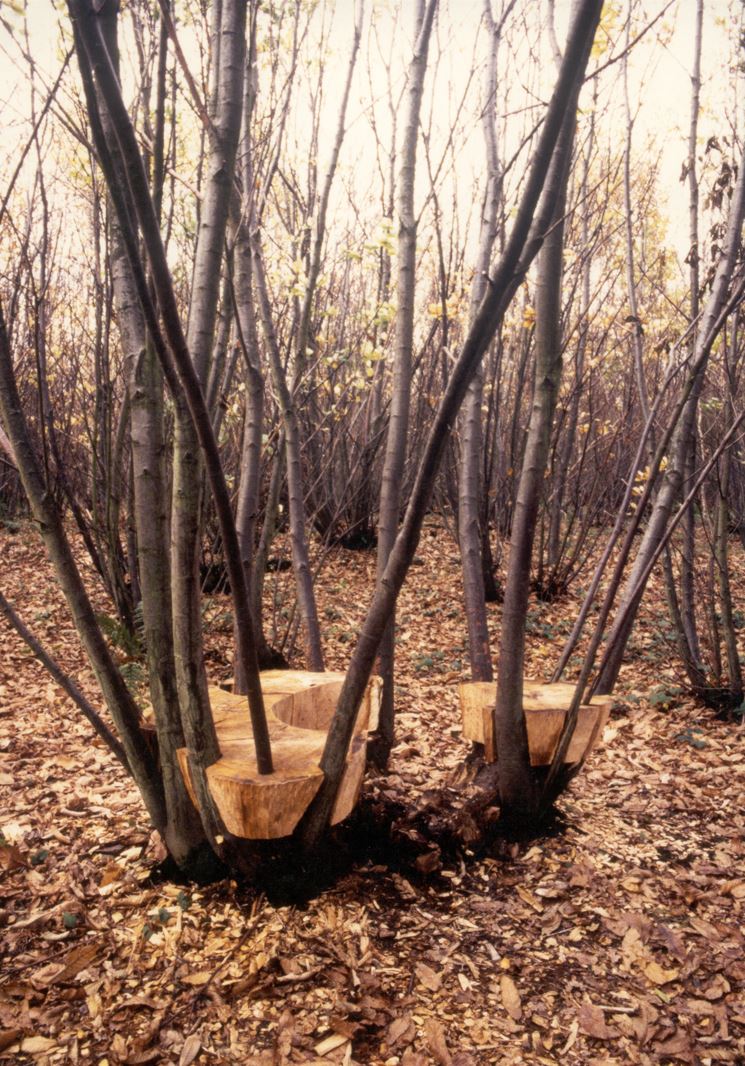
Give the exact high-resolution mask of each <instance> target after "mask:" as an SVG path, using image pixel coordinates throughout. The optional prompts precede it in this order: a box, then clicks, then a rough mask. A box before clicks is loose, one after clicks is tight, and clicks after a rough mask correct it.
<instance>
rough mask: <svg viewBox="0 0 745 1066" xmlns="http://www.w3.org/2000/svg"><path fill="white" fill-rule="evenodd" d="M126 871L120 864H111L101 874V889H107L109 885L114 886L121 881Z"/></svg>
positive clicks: (99, 883)
mask: <svg viewBox="0 0 745 1066" xmlns="http://www.w3.org/2000/svg"><path fill="white" fill-rule="evenodd" d="M125 873H126V870H125V869H124V867H123V866H120V865H119V863H118V862H110V863H109V864H108V866H107V867H106V868H105V869H104V871H103V873H102V874H101V880H100V881H99V882H98V887H99V888H106V886H107V885H112V884H114V882H116V881H119V880H120V879H121V878H122V877H123V876H124V874H125Z"/></svg>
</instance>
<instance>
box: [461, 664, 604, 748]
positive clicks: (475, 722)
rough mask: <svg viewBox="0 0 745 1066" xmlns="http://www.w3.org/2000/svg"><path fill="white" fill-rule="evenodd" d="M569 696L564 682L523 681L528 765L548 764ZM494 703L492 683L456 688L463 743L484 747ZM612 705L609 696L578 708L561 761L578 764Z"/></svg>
mask: <svg viewBox="0 0 745 1066" xmlns="http://www.w3.org/2000/svg"><path fill="white" fill-rule="evenodd" d="M573 697H574V685H571V684H566V683H565V682H561V681H560V682H556V683H554V684H546V685H544V684H541V683H540V682H538V681H527V680H526V681H525V682H524V684H523V713H524V714H525V725H526V728H527V732H528V748H529V750H530V764H531V766H546V765H548V764H549V763H550V762H551V759H552V758H553V754H554V752H555V751H556V746H557V744H558V742H559V737H560V736H561V730H562V728H563V727H564V721H565V719H566V715H567V711H568V710H569V707H570V705H571V702H572V699H573ZM496 700H497V683H496V681H469V682H465V683H463V684H462V685H461V686H460V708H461V716H462V721H463V736H464V737H465V738H466V740H473V741H476V742H477V743H479V744H486V742H487V739H488V738H489V736H490V735H491V729H490V716H491V713H492V709H493V707H494V704H495V703H496ZM612 703H613V701H612V699H611V698H610V697H609V696H593V698H592V699H591V700H590V702H589V703H585V704H582V705H581V706H580V709H579V715H578V716H577V725H576V728H575V730H574V735H573V736H572V739H571V741H570V742H569V747H568V749H567V753H566V755H565V757H564V761H565V762H568V763H574V762H579V761H580V760H581V759H584V758H585V756H586V755H588V754H589V752H590V751H591V750H592V748H593V747H594V746H595V743H596V741H597V739H598V737H599V736H600V735H601V734H602V732H603V729H604V728H605V723H606V722H607V721H608V715H609V713H610V709H611V705H612Z"/></svg>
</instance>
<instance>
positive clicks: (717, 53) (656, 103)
mask: <svg viewBox="0 0 745 1066" xmlns="http://www.w3.org/2000/svg"><path fill="white" fill-rule="evenodd" d="M664 4H665V0H644V12H645V14H646V16H647V17H652V16H654V15H656V14H657V13H658V11H659V10H660V9H661V8H662V7H663V6H664ZM14 5H15V6H16V7H18V6H20V4H19V3H18V2H17V0H14V4H11V5H9V4H8V2H7V0H0V14H2V16H3V18H4V19H5V20H7V22H8V23H9V24H10V25H12V26H13V28H14V30H15V32H16V35H17V39H18V40H19V41H21V42H22V28H23V20H22V18H20V17H19V16H18V15H17V14H15V13H14V12H13V11H12V10H11V8H12V7H13V6H14ZM366 6H367V10H366V20H367V24H368V25H369V23H370V20H371V17H373V16H374V18H375V21H376V23H377V24H378V27H379V31H378V33H379V39H380V41H381V51H382V52H384V53H385V52H387V55H386V56H385V58H387V59H390V63H391V68H392V71H393V80H394V82H395V83H397V84H400V83H401V81H402V78H403V73H404V70H405V63H406V60H407V56H408V55H409V54H410V48H411V45H410V33H411V26H412V22H413V11H414V3H413V0H403V16H402V18H401V20H400V22H399V24H398V26H397V27H396V28H395V29H392V24H391V19H390V12H392V11H395V10H396V7H397V5H396V4H395V3H394V2H393V0H367V5H366ZM494 6H495V7H497V6H499V5H498V3H497V2H496V0H495V3H494ZM556 6H557V22H558V31H559V37H560V40H561V39H562V36H563V32H564V30H563V26H564V24H565V22H566V14H567V10H568V6H569V4H568V0H557V4H556ZM609 6H611V7H613V6H616V7H618V8H619V10H620V9H623V10H625V4H623V3H621V2H618V3H617V4H612V3H611V4H610V5H609V4H606V9H607V8H608V7H609ZM736 6H737V5H734V4H732V5H731V4H730V3H729V2H728V0H706V24H705V31H704V59H703V80H704V88H703V93H702V100H703V105H704V106H703V109H702V115H701V127H700V140H701V142H702V143H705V141H706V139H707V138H708V136H709V135H710V134H712V133H715V134H718V135H720V136H721V135H722V133H727V132H728V127H729V123H730V122H731V120H732V117H733V114H732V113H733V110H734V100H733V98H732V95H731V89H730V90H728V89H727V84H728V81H727V79H728V76H727V72H726V64H727V60H728V58H729V55H730V53H731V44H730V41H729V39H728V38H729V37H730V36H731V31H728V30H727V29H726V25H725V26H723V25H721V23H725V24H727V23H729V24H730V25H731V24H732V23H731V16H730V11H731V10H733V9H734V8H735V7H736ZM332 8H333V20H332V34H331V44H332V48H333V52H334V57H333V59H332V61H331V62H330V64H329V68H328V72H327V79H328V80H327V88H326V100H327V101H328V106H327V113H326V117H325V118H326V120H325V125H324V129H322V136H321V144H322V145H324V144H325V145H327V146H329V145H330V142H331V139H332V136H333V130H334V127H335V123H336V111H337V107H338V101H339V97H340V92H341V85H342V83H343V77H344V74H345V71H346V58H347V54H348V47H349V41H350V39H351V30H352V19H353V3H352V0H336V3H335V5H334V4H333V3H332ZM177 9H178V3H177ZM481 10H482V0H441V9H440V14H439V24H438V28H437V31H436V38H435V41H434V43H433V46H432V50H431V54H430V68H431V69H430V75H429V77H430V83H429V88H428V92H427V100H428V101H429V103H428V104H425V106H426V107H428V108H429V107H431V109H432V114H433V115H434V116H436V123H435V124H436V125H437V124H438V122H439V124H440V126H441V133H442V135H443V136H444V134H445V131H446V130H447V129H448V127H449V125H450V116H451V115H452V114H453V112H454V108H455V101H457V100H459V99H460V97H461V95H462V93H463V91H464V87H465V85H466V84H467V81H468V78H469V77H470V75H471V71H472V67H473V62H474V60H473V57H474V54H475V55H476V56H477V58H478V59H479V60H480V59H481V58H482V56H483V34H482V35H481V37H480V42H481V44H480V45H476V46H475V44H474V42H475V41H476V40H477V27H478V24H479V19H480V15H481ZM516 10H517V11H518V12H520V17H521V18H522V17H525V18H526V19H527V20H528V21H529V20H530V19H531V18H532V17H533V16H535V14H536V13H540V11H541V10H542V5H541V4H540V3H539V0H518V4H517V9H516ZM26 11H27V18H28V32H29V40H30V49H31V53H32V55H33V58H34V62H35V63H36V64H37V67H38V70H39V71H40V73H41V75H42V81H43V82H44V83H46V84H49V83H50V82H51V81H52V80H53V79H54V77H55V75H56V72H57V71H58V69H59V56H60V36H59V30H58V26H57V20H58V18H60V17H61V18H62V19H66V17H67V16H66V14H64V13H63V12H64V11H65V5H64V3H62V0H57V2H56V3H52V0H27V2H26ZM59 13H63V14H59ZM694 17H695V0H675V2H674V3H673V5H672V6H671V8H670V10H669V12H668V13H667V15H666V16H665V20H664V24H665V26H668V27H670V28H671V30H672V33H671V36H670V39H669V43H668V44H667V45H666V46H663V45H661V44H660V41H659V38H658V35H657V32H656V30H655V31H654V32H653V33H652V34H650V35H649V36H648V38H647V39H645V41H644V42H643V43H642V44H641V45H640V46H639V47H638V48H637V50H636V52H635V54H634V58H633V61H632V63H631V67H630V78H631V86H632V87H631V95H632V99H635V100H639V99H641V106H640V109H639V114H638V117H637V120H636V127H635V141H634V143H635V151H637V152H638V153H639V155H640V156H643V154H644V152H645V150H646V146H647V144H648V143H651V144H652V145H653V146H654V149H655V151H657V152H659V153H660V158H661V177H662V181H661V187H660V203H661V204H666V206H667V211H668V215H669V217H670V220H671V223H672V225H671V230H672V232H671V243H672V244H673V246H674V247H675V248H676V250H677V251H678V252H679V253H680V254H683V255H684V254H685V252H686V250H687V244H686V241H687V236H686V232H685V230H686V223H685V213H686V197H687V192H686V188H685V186H684V185H682V184H681V183H680V182H679V180H678V178H679V174H680V170H681V165H682V163H683V161H684V159H685V156H686V139H687V127H688V122H689V106H690V103H689V100H690V68H691V63H692V49H693V24H694ZM622 23H623V15H621V17H620V18H619V19H618V22H617V29H616V30H614V31H612V32H613V33H614V34H615V36H616V37H617V38H618V39H619V41H620V40H622ZM532 39H533V40H539V41H541V40H542V41H543V43H544V45H545V36H544V37H543V38H542V37H541V35H540V34H537V35H536V37H534V38H532ZM528 40H529V38H528V37H527V36H526V37H525V41H526V43H525V45H524V47H525V49H527V47H528V44H527V41H528ZM0 43H1V45H2V48H3V53H2V54H0V121H1V122H2V123H3V126H4V128H5V136H4V141H5V144H6V146H7V147H8V149H9V150H10V152H11V154H12V146H13V145H14V143H15V144H17V143H18V139H20V138H22V137H23V125H24V124H25V119H26V116H27V115H28V113H29V89H28V81H27V76H26V69H25V68H24V64H23V61H22V59H21V58H20V56H19V50H18V47H17V46H16V45H14V44H13V43H12V42H11V40H10V38H9V35H8V34H7V32H5V31H4V30H0ZM184 43H185V47H186V48H187V50H188V38H187V36H186V34H184ZM614 51H615V49H614ZM369 54H370V59H369V60H368V57H367V53H366V45H365V43H364V40H363V47H362V51H361V55H360V60H359V62H358V67H357V72H356V78H355V86H354V90H353V95H352V100H351V104H350V109H349V121H348V124H347V125H348V135H347V141H346V143H345V148H344V153H343V156H342V173H344V172H345V170H346V173H347V175H348V176H349V175H351V179H352V180H354V181H359V180H360V178H361V179H362V181H363V184H364V186H365V188H366V187H367V186H369V184H370V182H371V181H372V180H373V175H374V171H373V161H374V146H373V142H372V139H371V130H370V123H369V108H370V98H371V90H372V94H373V95H377V96H378V97H379V98H380V99H381V100H383V106H380V105H379V106H378V107H377V108H376V121H377V123H378V124H379V130H381V131H382V133H383V136H384V137H385V136H386V133H387V128H388V120H387V117H386V115H385V105H384V95H385V85H386V79H385V75H384V74H383V72H382V69H381V63H380V60H379V59H378V58H376V55H375V51H374V49H372V50H371V52H370V53H369ZM608 54H610V53H608ZM603 58H604V59H605V58H607V56H604V57H603ZM435 64H436V66H437V69H436V77H435V74H434V65H435ZM519 68H520V62H519V55H518V56H515V57H513V59H512V60H511V68H510V70H509V71H507V74H508V75H509V74H512V75H513V77H514V81H515V85H514V86H513V89H512V99H513V100H515V101H517V94H518V90H519V83H520V74H521V71H520V69H519ZM546 71H547V76H548V77H550V76H552V74H553V65H552V63H551V62H550V60H547V63H546ZM615 72H618V73H619V74H620V64H618V65H617V66H616V67H615V68H614V73H615ZM481 80H482V79H481V74H480V71H477V73H476V75H475V77H474V79H473V87H472V95H471V97H470V98H469V104H468V109H467V110H466V111H465V115H466V119H467V122H466V125H467V126H469V127H470V133H469V135H468V137H467V138H466V137H465V134H464V138H465V139H464V140H463V141H462V144H461V151H460V155H459V164H458V165H459V172H458V175H457V181H456V185H457V186H458V188H459V190H460V193H461V196H460V199H461V200H463V199H466V200H467V201H468V202H469V205H472V202H473V197H472V196H469V195H468V189H469V183H470V182H472V181H475V180H477V175H478V173H479V170H480V168H481V159H482V152H483V147H482V142H481V134H480V131H479V129H478V123H477V122H476V121H475V120H474V114H475V111H476V109H477V107H478V101H479V99H480V94H481ZM611 80H614V79H613V77H610V78H609V81H611ZM615 81H616V88H615V90H613V91H612V92H611V101H612V105H611V106H612V107H614V108H616V109H618V112H619V115H620V104H621V100H622V96H621V91H620V77H615ZM432 86H434V89H433V88H432ZM642 86H643V89H642V88H641V87H642ZM547 89H548V84H547V86H546V88H545V91H547ZM296 106H297V108H298V110H297V112H296V122H295V127H294V128H295V133H296V136H297V139H298V144H299V145H300V144H301V143H302V139H303V137H304V134H305V127H304V119H303V111H302V92H299V93H298V95H297V97H296ZM515 106H516V105H515ZM725 111H726V114H725ZM738 125H740V123H739V122H738ZM14 127H15V130H14ZM618 131H619V132H618V142H619V146H620V144H621V142H622V139H623V129H622V127H621V126H618ZM518 135H519V134H518ZM433 140H434V141H435V142H436V140H437V138H436V137H434V138H433ZM506 154H508V153H506ZM433 156H435V157H437V151H436V149H435V150H433ZM419 160H420V168H419V176H420V183H419V184H420V196H421V197H424V195H426V189H427V183H426V179H425V175H424V165H423V161H422V156H421V151H420V156H419ZM323 161H324V153H323V149H322V166H323ZM360 168H363V171H362V172H361V171H360ZM365 171H368V172H369V173H365ZM464 189H465V190H466V195H465V197H464V196H463V190H464ZM446 202H447V201H446ZM459 210H464V208H463V207H462V206H461V207H460V208H459Z"/></svg>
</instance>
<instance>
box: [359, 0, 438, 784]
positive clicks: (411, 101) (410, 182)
mask: <svg viewBox="0 0 745 1066" xmlns="http://www.w3.org/2000/svg"><path fill="white" fill-rule="evenodd" d="M436 8H437V0H427V3H426V7H425V0H419V2H418V5H417V16H416V17H417V22H416V43H415V45H414V55H413V56H412V59H411V63H410V64H409V71H408V75H407V85H406V90H407V102H406V117H405V119H404V134H403V145H402V148H401V169H400V172H399V185H398V203H397V209H398V280H397V283H396V302H397V307H396V352H395V359H394V364H393V393H392V396H391V406H390V415H389V421H388V435H387V438H386V447H385V459H384V461H383V475H382V482H381V489H380V505H379V512H378V556H377V580H378V582H380V581H381V580H382V577H383V574H384V573H385V568H386V564H387V562H388V557H389V555H390V553H391V549H392V547H393V543H394V541H395V539H396V534H397V532H398V522H399V517H400V511H401V503H402V482H403V475H404V468H405V465H406V443H407V438H408V432H409V405H410V399H411V361H412V352H413V346H414V292H415V286H416V278H415V271H416V229H417V220H416V215H415V213H414V177H415V173H416V147H417V140H418V134H419V113H420V110H421V105H422V94H423V92H424V75H425V74H426V71H427V56H428V52H429V40H430V35H431V32H432V24H433V22H434V16H435V10H436ZM395 626H396V620H395V613H393V614H392V615H391V617H390V619H389V621H388V625H387V626H386V630H385V633H384V635H383V639H382V641H381V645H380V654H379V659H378V672H379V673H380V675H381V676H382V678H383V693H382V698H381V705H380V721H379V725H378V735H377V737H376V738H374V739H373V740H372V742H371V748H370V755H371V758H374V760H375V762H376V763H377V764H378V765H379V766H381V767H384V766H385V765H386V763H387V761H388V756H389V755H390V751H391V748H392V747H393V740H394V714H395V709H394V691H393V672H394V643H395V632H396V630H395Z"/></svg>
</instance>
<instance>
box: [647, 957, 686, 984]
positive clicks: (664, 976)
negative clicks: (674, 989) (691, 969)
mask: <svg viewBox="0 0 745 1066" xmlns="http://www.w3.org/2000/svg"><path fill="white" fill-rule="evenodd" d="M644 974H645V976H646V977H647V978H648V979H649V980H650V981H651V982H652V983H653V984H655V985H668V984H670V982H671V981H675V980H677V978H678V977H679V975H680V970H664V969H663V968H662V967H661V966H660V964H659V963H658V962H655V961H654V959H653V960H652V962H648V963H647V964H646V966H645V967H644Z"/></svg>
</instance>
